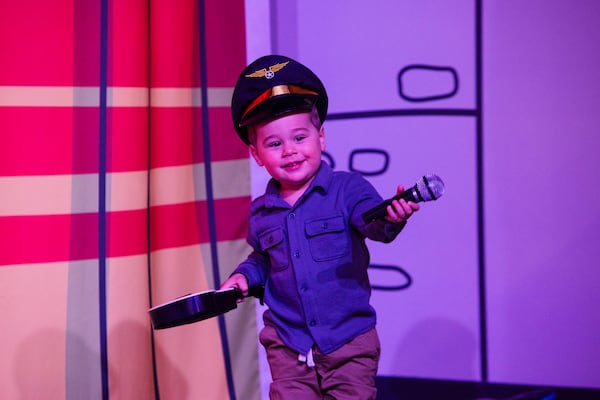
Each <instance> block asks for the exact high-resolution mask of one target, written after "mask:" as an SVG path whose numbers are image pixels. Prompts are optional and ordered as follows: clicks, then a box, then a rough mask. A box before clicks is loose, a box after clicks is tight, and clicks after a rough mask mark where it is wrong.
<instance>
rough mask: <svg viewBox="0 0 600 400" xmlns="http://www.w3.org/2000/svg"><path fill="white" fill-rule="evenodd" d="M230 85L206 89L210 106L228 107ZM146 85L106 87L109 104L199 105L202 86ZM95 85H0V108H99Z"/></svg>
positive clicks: (137, 105) (145, 105)
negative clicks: (169, 86) (147, 86)
mask: <svg viewBox="0 0 600 400" xmlns="http://www.w3.org/2000/svg"><path fill="white" fill-rule="evenodd" d="M232 94H233V88H231V87H225V88H222V87H211V88H208V89H207V98H208V105H209V107H229V106H230V105H231V96H232ZM150 97H151V98H150V99H148V88H144V87H124V86H114V87H109V88H107V106H108V107H147V106H148V101H150V103H151V105H152V107H201V106H202V89H201V88H152V89H150ZM99 105H100V89H99V88H98V87H96V86H90V87H80V86H0V107H98V106H99Z"/></svg>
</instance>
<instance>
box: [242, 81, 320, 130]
mask: <svg viewBox="0 0 600 400" xmlns="http://www.w3.org/2000/svg"><path fill="white" fill-rule="evenodd" d="M284 94H308V95H311V96H318V95H319V93H317V92H315V91H313V90H308V89H305V88H303V87H300V86H295V85H277V86H273V87H272V88H269V89H267V90H265V91H264V92H263V93H262V94H260V95H259V96H258V97H257V98H256V99H254V101H252V103H250V105H249V106H248V107H247V108H246V110H245V111H244V112H243V113H242V117H241V118H240V123H241V121H243V120H244V117H245V116H246V115H248V113H249V112H250V111H252V110H253V109H255V108H256V107H257V106H258V105H259V104H261V103H263V102H264V101H266V100H268V99H272V98H273V97H277V96H281V95H284ZM240 126H241V125H240Z"/></svg>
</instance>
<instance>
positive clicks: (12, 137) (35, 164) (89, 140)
mask: <svg viewBox="0 0 600 400" xmlns="http://www.w3.org/2000/svg"><path fill="white" fill-rule="evenodd" d="M0 64H1V63H0ZM0 132H2V144H1V145H0V175H51V174H70V173H89V172H96V171H97V166H98V109H95V108H75V109H74V108H69V107H23V108H20V107H0Z"/></svg>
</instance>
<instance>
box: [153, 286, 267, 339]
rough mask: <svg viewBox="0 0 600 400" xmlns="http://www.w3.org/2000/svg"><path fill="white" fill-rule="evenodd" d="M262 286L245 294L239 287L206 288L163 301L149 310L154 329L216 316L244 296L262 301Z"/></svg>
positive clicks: (233, 307)
mask: <svg viewBox="0 0 600 400" xmlns="http://www.w3.org/2000/svg"><path fill="white" fill-rule="evenodd" d="M262 293H263V288H262V287H255V288H250V290H249V293H248V296H244V295H243V294H242V291H241V290H239V289H237V288H230V289H224V290H206V291H203V292H198V293H192V294H188V295H185V296H182V297H179V298H177V299H175V300H172V301H169V302H167V303H163V304H161V305H158V306H156V307H152V308H151V309H149V310H148V313H149V314H150V319H151V320H152V326H153V327H154V329H166V328H172V327H175V326H180V325H185V324H191V323H193V322H198V321H203V320H205V319H208V318H212V317H216V316H218V315H221V314H224V313H226V312H228V311H231V310H233V309H235V308H237V303H238V301H239V300H241V299H243V298H244V297H250V296H254V297H257V298H259V299H260V300H261V302H262Z"/></svg>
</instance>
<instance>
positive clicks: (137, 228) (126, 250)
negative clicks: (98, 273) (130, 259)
mask: <svg viewBox="0 0 600 400" xmlns="http://www.w3.org/2000/svg"><path fill="white" fill-rule="evenodd" d="M107 227H108V238H107V254H108V256H109V257H121V256H129V255H135V254H146V253H147V252H148V245H147V235H146V232H147V231H148V212H147V210H145V209H144V210H132V211H119V212H111V213H109V214H108V223H107Z"/></svg>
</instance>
